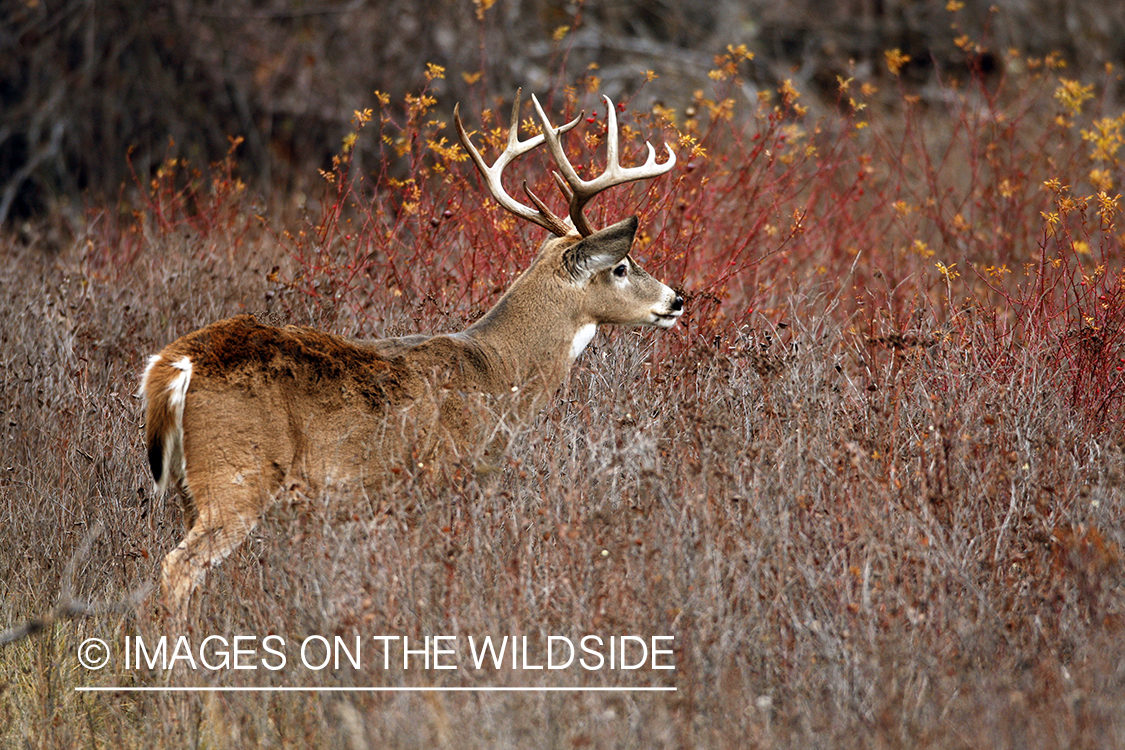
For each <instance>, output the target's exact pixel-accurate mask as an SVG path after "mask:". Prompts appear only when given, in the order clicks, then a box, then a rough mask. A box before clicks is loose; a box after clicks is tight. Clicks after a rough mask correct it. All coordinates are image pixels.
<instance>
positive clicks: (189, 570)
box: [160, 512, 259, 615]
mask: <svg viewBox="0 0 1125 750" xmlns="http://www.w3.org/2000/svg"><path fill="white" fill-rule="evenodd" d="M258 518H259V516H258V514H252V515H249V514H247V515H243V514H239V513H224V514H216V513H207V512H204V513H201V514H200V515H199V517H198V518H197V519H196V521H195V525H193V526H192V527H191V529H190V530H189V531H188V533H187V536H186V537H184V540H183V541H182V542H180V543H179V544H178V545H176V548H175V549H173V550H172V551H171V552H169V553H168V554H167V556H165V558H164V562H163V563H162V564H161V568H162V573H161V581H160V586H161V590H162V592H163V595H164V602H165V605H166V606H167V607H168V609H169V610H170V611H171V612H172V613H173V614H175V615H184V614H185V613H186V610H187V605H188V601H189V599H190V597H191V593H192V591H194V590H195V588H196V587H197V586H199V584H201V583H202V582H203V578H204V577H205V576H206V574H207V571H208V570H210V569H211V568H213V567H214V566H216V565H218V564H219V563H220V562H222V561H223V560H225V559H226V558H227V557H228V556H229V555H230V553H231V552H233V551H234V550H235V549H237V548H238V545H240V544H242V542H243V541H244V540H245V539H246V537H247V536H249V535H250V532H251V531H252V530H253V529H254V527H255V526H257V525H258Z"/></svg>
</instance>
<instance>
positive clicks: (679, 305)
mask: <svg viewBox="0 0 1125 750" xmlns="http://www.w3.org/2000/svg"><path fill="white" fill-rule="evenodd" d="M683 309H684V298H683V297H681V296H680V295H678V294H677V295H676V299H674V300H672V310H673V311H675V312H679V311H680V310H683Z"/></svg>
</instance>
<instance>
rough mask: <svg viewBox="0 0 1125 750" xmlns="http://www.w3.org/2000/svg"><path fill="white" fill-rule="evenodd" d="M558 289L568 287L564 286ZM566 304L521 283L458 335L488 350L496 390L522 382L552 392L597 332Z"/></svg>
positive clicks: (588, 321) (527, 385) (523, 384)
mask: <svg viewBox="0 0 1125 750" xmlns="http://www.w3.org/2000/svg"><path fill="white" fill-rule="evenodd" d="M558 291H559V292H560V293H565V292H566V291H567V290H566V289H564V288H562V287H561V286H560V288H559V290H558ZM566 309H567V306H566V305H557V304H555V303H554V302H553V301H550V300H545V299H543V298H542V297H540V296H531V295H524V294H521V293H520V289H519V283H518V282H517V284H514V285H513V286H512V289H511V290H509V292H508V293H507V294H505V295H504V297H502V298H501V299H500V301H499V302H497V303H496V305H495V306H493V307H492V309H491V310H489V311H488V312H487V313H486V314H485V315H484V317H482V318H481V319H480V320H478V321H477V322H476V323H474V324H473V325H472V326H470V327H469V328H467V329H465V330H464V331H462V332H461V333H460V334H458V337H459V338H461V339H462V340H465V341H468V342H471V343H472V344H474V345H476V346H477V347H479V348H480V349H482V350H483V351H484V352H486V353H487V355H488V358H489V361H490V365H491V370H492V372H493V374H494V375H495V376H496V377H495V378H494V384H495V386H498V388H497V390H499V389H500V388H503V389H505V390H506V389H509V388H511V386H519V387H521V388H524V387H531V388H536V389H542V390H543V391H545V392H547V393H553V392H554V391H555V389H557V388H558V386H559V385H560V384H561V383H562V381H563V378H564V377H566V373H567V371H568V370H569V369H570V366H571V364H572V363H573V362H574V360H575V359H576V358H577V357H578V355H579V354H581V353H582V350H583V349H585V348H586V345H587V344H589V343H590V340H591V339H592V338H593V337H594V333H595V331H596V326H595V324H594V322H593V321H592V320H583V319H582V318H581V317H580V316H578V315H577V314H575V315H568V314H565V313H564V312H563V311H565V310H566Z"/></svg>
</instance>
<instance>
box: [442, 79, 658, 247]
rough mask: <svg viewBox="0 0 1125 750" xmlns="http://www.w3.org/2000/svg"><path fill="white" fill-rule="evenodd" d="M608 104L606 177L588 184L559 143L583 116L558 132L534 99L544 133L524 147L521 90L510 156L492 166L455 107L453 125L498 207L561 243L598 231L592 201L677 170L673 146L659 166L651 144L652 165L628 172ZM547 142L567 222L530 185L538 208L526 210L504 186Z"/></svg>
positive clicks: (649, 161)
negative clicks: (511, 171)
mask: <svg viewBox="0 0 1125 750" xmlns="http://www.w3.org/2000/svg"><path fill="white" fill-rule="evenodd" d="M603 98H604V99H605V103H606V107H607V108H608V122H607V132H606V161H607V164H606V169H605V171H604V172H603V173H602V174H601V175H599V176H598V177H596V178H594V179H592V180H583V179H582V178H581V177H579V176H578V173H577V172H576V171H575V169H574V166H573V165H572V164H571V163H570V160H569V159H567V157H566V154H565V153H564V152H563V149H562V142H561V140H560V139H559V136H560V135H561V134H562V133H565V132H567V131H568V130H570V129H572V128H573V127H574V126H575V125H577V124H578V122H579V120H581V119H582V115H581V114H579V116H578V117H576V118H575V119H574V120H573V121H571V122H568V123H566V124H565V125H561V126H559V127H557V128H556V127H554V126H553V125H551V121H550V120H549V119H548V118H547V114H546V113H545V112H544V111H543V107H542V106H540V104H539V100H538V99H536V98H535V96H534V95H532V97H531V101H532V103H533V104H534V105H535V112H536V114H537V115H538V116H539V121H540V123H542V126H543V132H542V133H541V134H539V135H537V136H534V137H533V138H529V139H527V140H526V141H521V140H519V132H518V131H519V110H520V92H519V91H518V90H517V91H516V100H515V103H514V104H513V105H512V121H511V124H510V125H509V127H508V144H507V146H506V147H505V148H504V152H503V153H501V154H500V156H499V157H497V159H496V161H495V162H494V163H493V164H492V166H488V165H487V164H485V162H484V159H483V158H482V157H481V154H480V151H478V150H477V149H476V147H475V146H473V144H472V141H470V140H469V134H468V133H467V132H466V131H465V125H464V123H462V122H461V116H460V113H459V111H458V107H454V109H453V121H454V123H455V124H456V126H457V135H458V136H459V137H460V138H461V143H462V145H464V146H465V150H467V151H468V152H469V156H471V157H472V159H473V163H474V164H476V167H477V170H479V171H480V173H481V175H482V176H483V177H484V180H485V184H486V185H487V186H488V191H489V193H491V194H492V197H493V198H494V199H495V200H496V202H497V203H499V204H500V205H501V206H502V207H503V208H504V209H505V210H507V211H509V212H511V213H513V214H515V215H516V216H519V217H521V218H524V219H527V220H528V221H531V222H534V223H535V224H538V225H539V226H541V227H543V228H544V229H547V230H548V231H550V232H552V233H553V234H555V235H556V236H559V237H563V236H566V235H567V234H571V233H572V232H577V233H578V234H579V235H581V236H583V237H587V236H589V235H591V234H593V233H594V231H595V230H594V229H593V227H591V226H590V223H589V221H587V220H586V216H585V215H584V214H583V213H582V211H583V209H584V208H585V207H586V204H587V203H589V202H590V199H591V198H593V197H594V196H595V195H597V194H598V193H600V192H602V191H603V190H606V189H608V188H610V187H613V186H614V185H621V184H624V183H626V182H634V181H636V180H644V179H648V178H650V177H658V176H660V175H662V174H664V173H666V172H668V171H670V170H671V169H672V167H674V166H675V165H676V154H675V152H674V151H672V147H671V146H668V145H665V149H666V150H667V153H668V158H667V159H666V160H665V161H664V162H663V163H657V161H656V149H654V148H653V147H652V144H650V143H648V142H646V143H645V146H646V147H648V159H647V160H646V161H645V163H644V164H643V165H641V166H639V167H628V168H626V167H622V166H621V163H620V160H619V145H618V132H617V112H616V109H615V108H614V106H613V102H612V101H610V99H609V97H608V96H606V97H603ZM544 142H546V144H547V148H548V150H550V152H551V156H552V158H553V159H554V161H555V164H556V165H557V166H558V168H559V172H552V174H553V175H554V177H555V182H556V184H558V186H559V190H561V191H562V193H563V195H564V196H565V197H566V200H567V204H568V210H569V216H568V218H567V219H563V218H561V217H559V216H558V214H556V213H554V212H553V211H551V209H549V208H548V207H547V205H546V204H545V203H543V201H541V200H540V199H539V197H538V196H536V195H535V194H534V193H533V192H531V190H530V189H529V188H528V187H527V182H524V183H523V191H524V193H525V194H526V195H527V197H528V199H529V200H530V201H531V203H532V204H533V205H534V206H535V208H531V207H530V206H527V205H524V204H523V203H520V202H519V201H517V200H515V199H514V198H512V197H511V196H510V195H508V193H507V191H505V190H504V186H503V184H502V183H501V181H500V175H501V174H502V173H503V171H504V167H506V166H508V164H510V163H511V162H512V161H513V160H515V159H516V158H517V157H519V156H522V155H523V154H526V153H527V152H528V151H531V150H532V149H534V148H536V147H538V146H539V145H541V144H543V143H544ZM560 172H561V174H560Z"/></svg>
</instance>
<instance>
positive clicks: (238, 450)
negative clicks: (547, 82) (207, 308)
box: [140, 94, 683, 613]
mask: <svg viewBox="0 0 1125 750" xmlns="http://www.w3.org/2000/svg"><path fill="white" fill-rule="evenodd" d="M532 99H533V102H534V106H535V110H536V113H537V115H538V117H539V120H540V122H541V123H542V133H541V134H540V135H536V136H535V137H533V138H529V139H528V140H525V141H520V140H519V136H518V133H517V130H518V126H519V96H518V94H517V96H516V102H515V105H514V106H513V108H512V120H511V126H510V129H509V132H508V142H507V148H506V149H505V150H504V152H503V153H502V154H500V156H499V158H498V159H497V160H496V162H495V163H494V164H493V165H492V166H491V167H490V166H488V165H487V164H485V162H484V160H483V158H482V157H481V155H480V152H479V151H477V149H476V148H475V147H474V146H473V144H472V142H471V141H470V139H469V135H468V133H466V131H465V128H464V125H463V124H462V122H461V118H460V115H459V113H458V112H457V110H454V120H455V122H456V125H457V132H458V134H459V135H460V138H461V143H462V144H463V145H464V147H465V148H466V149H467V150H468V152H469V154H470V155H471V156H472V158H473V162H474V163H475V164H476V166H477V168H478V169H479V170H480V172H481V174H482V175H483V176H484V180H485V183H486V185H487V187H488V190H489V192H490V193H491V194H492V196H493V198H495V199H496V201H497V202H499V204H500V205H501V206H503V207H504V208H505V209H506V210H508V211H510V212H512V213H514V214H516V215H518V216H521V217H523V218H525V219H527V220H529V221H532V222H535V223H536V224H538V225H540V226H542V227H544V228H546V229H548V230H549V231H550V232H551V233H552V234H554V235H555V237H554V238H552V239H548V240H547V241H546V242H544V244H543V246H542V248H541V249H540V251H539V254H538V256H537V257H536V258H535V260H534V261H533V262H532V264H531V266H530V267H529V268H528V269H527V270H526V271H524V272H523V274H521V275H520V276H519V278H517V279H516V280H515V282H514V283H513V284H512V286H511V288H509V289H508V291H507V292H506V293H505V294H504V295H503V296H502V297H501V298H500V300H499V301H498V302H497V303H496V304H495V305H494V306H493V307H492V309H490V310H489V311H488V312H487V313H486V314H485V315H484V316H483V317H482V318H480V319H479V320H478V321H477V322H475V323H474V324H473V325H471V326H470V327H469V328H467V329H465V330H464V331H461V332H459V333H452V334H444V335H436V336H426V335H413V336H405V337H402V338H394V339H380V340H374V341H355V340H350V339H345V338H342V337H340V336H334V335H332V334H328V333H322V332H319V331H315V330H312V329H310V328H302V327H297V326H285V327H284V328H273V327H270V326H266V325H262V324H261V323H259V322H258V321H257V320H255V319H254V318H253V317H252V316H249V315H241V316H238V317H236V318H231V319H229V320H223V321H220V322H218V323H214V324H212V325H209V326H207V327H206V328H202V329H200V330H198V331H195V332H194V333H189V334H187V335H186V336H184V337H182V338H180V339H178V340H176V341H175V342H173V343H172V344H169V345H168V346H167V347H166V348H165V349H164V350H163V351H161V352H160V353H159V354H157V355H155V356H153V357H152V358H151V359H150V360H149V363H148V367H147V368H146V369H145V372H144V376H143V378H142V381H141V389H140V393H141V395H142V397H143V398H144V402H145V434H146V439H147V445H148V460H149V464H150V466H151V468H152V475H153V477H154V478H155V480H156V485H157V489H158V491H164V490H167V489H169V488H171V487H173V486H178V487H179V488H180V490H181V493H182V497H183V504H184V520H185V524H186V526H187V536H186V537H185V538H184V540H183V541H182V542H180V544H179V545H178V546H177V547H176V548H175V549H173V550H172V551H171V552H169V553H168V555H167V557H165V558H164V562H163V566H162V567H163V573H162V578H161V585H162V589H163V592H164V600H165V603H166V605H167V606H168V607H169V608H170V609H171V610H172V611H173V612H181V613H182V612H183V611H184V607H185V606H186V604H187V602H188V599H189V597H190V594H191V592H192V590H193V589H194V588H195V587H196V586H197V585H198V584H199V583H200V581H201V580H202V578H203V576H204V575H205V573H206V571H207V570H208V569H209V568H210V567H211V566H213V565H216V564H218V563H219V562H220V561H222V560H223V559H224V558H225V557H226V556H227V555H229V554H230V553H231V552H232V551H233V550H234V549H235V548H236V547H237V546H238V545H239V544H240V543H242V541H243V540H244V539H245V538H246V537H247V535H248V534H249V533H250V531H251V529H253V528H254V526H255V524H257V523H258V520H259V518H260V517H261V515H262V513H263V511H264V510H265V509H266V508H267V506H268V505H269V504H270V503H271V502H272V501H273V500H274V498H276V497H277V496H278V495H279V494H280V493H281V492H282V491H285V490H288V489H291V488H293V487H300V488H303V489H306V490H312V491H315V490H318V489H324V488H326V487H329V486H337V485H344V486H352V487H357V488H367V489H372V488H376V487H378V486H379V485H380V484H381V483H383V482H385V481H386V478H387V475H388V473H389V472H390V470H391V469H392V468H393V467H395V466H396V465H402V464H403V463H404V462H406V461H418V460H426V461H428V460H429V459H430V458H432V457H434V456H435V453H437V452H439V451H451V452H453V454H454V455H456V454H458V453H459V452H462V453H463V452H465V451H471V450H472V449H473V448H474V446H475V445H476V444H477V443H478V442H479V441H482V440H486V439H487V434H485V433H486V432H487V430H482V429H481V424H480V422H481V414H482V412H481V411H480V410H479V409H476V408H474V404H475V403H476V402H474V396H475V395H478V394H510V393H513V392H519V393H520V395H521V396H523V397H524V398H523V401H522V403H523V404H524V406H525V407H526V408H527V409H529V410H537V409H539V408H541V407H542V405H543V403H544V402H545V401H546V399H548V398H550V397H551V396H552V395H553V394H554V392H555V391H556V389H557V388H558V387H559V385H560V384H561V382H562V380H563V378H564V376H565V375H566V373H567V370H568V369H569V368H570V366H571V364H572V363H573V362H574V360H575V359H576V358H577V357H578V355H579V354H580V353H581V352H582V350H583V349H584V348H585V347H586V345H587V344H588V343H589V342H590V340H591V339H592V338H593V336H594V332H595V330H596V329H597V326H599V325H611V324H612V325H625V326H655V327H657V328H669V327H671V326H672V325H673V324H675V322H676V319H677V318H678V317H679V316H680V314H681V312H682V310H683V300H682V299H681V298H680V296H679V295H677V294H676V293H675V292H674V291H673V290H672V289H670V288H668V287H667V286H665V285H664V284H661V283H660V282H659V281H657V280H655V279H653V278H652V277H651V276H649V275H648V274H647V273H645V272H644V271H643V270H641V268H640V267H639V266H637V264H636V263H635V262H634V261H633V260H632V259H631V258H630V257H629V249H630V247H631V245H632V243H633V237H634V235H635V233H636V230H637V219H636V217H632V218H628V219H625V220H624V221H620V222H618V223H616V224H613V225H612V226H609V227H606V228H605V229H602V230H600V231H594V229H593V228H592V227H591V226H590V224H589V223H588V221H587V220H586V218H585V216H584V215H583V213H582V211H583V207H584V206H585V205H586V203H587V202H588V201H589V200H590V199H591V198H592V197H593V196H594V195H596V194H597V193H599V192H601V191H603V190H605V189H607V188H609V187H612V186H614V185H620V184H622V183H626V182H631V181H633V180H640V179H646V178H651V177H656V176H658V175H661V174H664V173H665V172H668V171H669V170H670V169H671V168H672V167H673V165H674V164H675V154H674V153H673V152H672V150H671V148H668V158H667V159H666V160H665V161H664V162H663V163H658V162H657V160H656V154H655V151H654V149H653V148H652V146H651V145H650V146H648V151H649V153H648V159H647V161H646V163H645V164H644V165H643V166H640V167H633V168H623V167H621V165H620V163H619V160H618V136H617V120H616V115H615V113H614V108H613V104H612V103H611V102H610V101H609V99H608V98H606V104H607V106H608V110H609V115H608V123H607V125H608V130H607V136H606V143H607V152H608V155H607V162H608V166H607V168H606V170H605V173H604V174H602V175H601V176H599V177H597V178H596V179H593V180H588V181H587V180H582V179H581V178H579V176H578V175H577V173H576V172H575V170H574V167H572V166H571V164H570V162H569V161H568V160H567V157H566V155H565V154H564V153H563V150H562V145H561V143H560V138H559V136H560V135H561V134H562V133H564V132H565V131H567V130H569V129H571V128H572V127H574V126H575V125H576V124H577V123H578V119H576V120H574V122H571V123H568V124H566V125H563V126H561V127H559V128H554V127H553V126H552V125H551V124H550V122H549V121H548V119H547V116H546V114H545V113H544V112H543V109H542V107H540V105H539V102H538V101H535V100H534V97H532ZM544 142H545V143H546V144H547V146H548V149H549V150H550V152H551V155H552V157H553V159H554V161H555V163H556V164H557V166H558V169H559V172H558V173H555V178H556V181H557V182H558V184H559V186H560V188H561V190H562V192H563V194H564V195H565V196H566V198H567V201H568V204H569V205H568V208H569V216H568V217H567V218H566V219H563V218H561V217H559V216H558V215H556V214H554V213H552V212H551V211H550V210H549V209H548V208H547V206H546V205H545V204H544V203H543V202H542V201H541V200H540V199H539V198H538V197H536V196H535V195H533V194H532V193H531V191H530V190H527V187H526V185H525V186H524V191H525V193H526V194H527V195H528V198H529V199H530V200H531V202H532V204H533V205H534V207H532V206H528V205H525V204H523V203H520V202H519V201H517V200H515V199H513V198H512V197H511V196H510V195H508V193H507V192H506V191H505V189H504V187H503V185H502V184H501V181H500V176H501V173H502V172H503V170H504V167H505V166H506V165H507V164H509V163H510V162H511V161H512V160H513V159H515V158H517V157H518V156H520V155H522V154H524V153H527V152H528V151H531V150H532V149H534V148H536V147H538V146H539V145H541V144H542V143H544ZM560 173H561V174H560Z"/></svg>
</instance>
